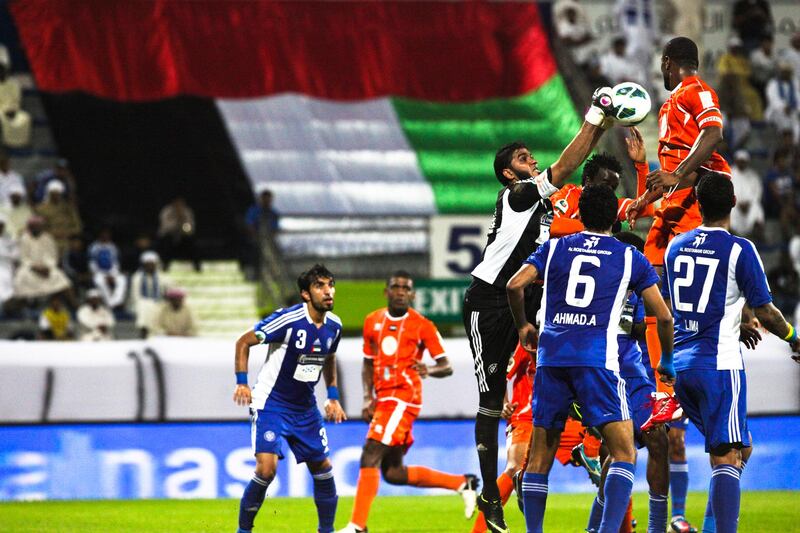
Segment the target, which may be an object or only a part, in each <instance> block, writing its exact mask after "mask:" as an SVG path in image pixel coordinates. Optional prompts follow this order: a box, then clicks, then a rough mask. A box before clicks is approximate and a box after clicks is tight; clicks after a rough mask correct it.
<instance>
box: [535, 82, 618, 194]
mask: <svg viewBox="0 0 800 533" xmlns="http://www.w3.org/2000/svg"><path fill="white" fill-rule="evenodd" d="M611 106H612V103H611V88H610V87H600V88H598V89H597V90H595V92H594V94H593V95H592V105H591V106H590V107H589V110H588V111H587V112H586V115H585V116H584V122H583V124H582V125H581V129H580V130H578V133H577V135H575V137H574V138H573V139H572V141H571V142H570V143H569V144H568V145H567V147H566V148H564V151H563V152H561V155H560V156H559V157H558V160H557V161H556V162H555V163H553V164H552V166H551V167H550V172H551V176H550V179H551V183H552V184H553V186H555V187H560V186H561V185H562V184H563V182H564V180H565V179H567V178H568V177H569V175H570V174H572V173H573V172H575V169H576V168H578V167H579V166H580V164H581V163H583V162H584V161H585V160H586V158H587V157H589V154H590V153H592V150H594V147H595V146H597V142H598V141H599V140H600V137H602V136H603V133H605V131H606V129H607V128H608V127H610V126H611V125H612V124H613V119H611V118H609V117H612V116H613V111H612V110H611Z"/></svg>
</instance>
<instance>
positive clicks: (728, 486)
mask: <svg viewBox="0 0 800 533" xmlns="http://www.w3.org/2000/svg"><path fill="white" fill-rule="evenodd" d="M741 475H742V471H741V470H740V469H738V468H736V467H735V466H732V465H718V466H715V467H714V469H713V470H712V471H711V490H710V494H709V499H710V500H711V509H712V511H713V513H714V521H715V522H716V526H717V527H716V533H735V532H736V528H737V526H738V523H739V499H740V497H741V493H740V491H739V477H740V476H741Z"/></svg>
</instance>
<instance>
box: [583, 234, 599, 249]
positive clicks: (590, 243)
mask: <svg viewBox="0 0 800 533" xmlns="http://www.w3.org/2000/svg"><path fill="white" fill-rule="evenodd" d="M598 242H600V237H589V238H588V239H586V240H585V241H583V247H584V248H587V249H589V250H591V249H592V248H594V247H595V246H597V243H598Z"/></svg>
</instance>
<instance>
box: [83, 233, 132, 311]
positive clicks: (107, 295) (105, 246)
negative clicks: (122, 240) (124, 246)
mask: <svg viewBox="0 0 800 533" xmlns="http://www.w3.org/2000/svg"><path fill="white" fill-rule="evenodd" d="M89 269H90V270H91V271H92V277H93V279H94V284H95V286H96V287H97V288H98V289H99V290H100V294H102V296H103V300H104V301H105V303H106V305H108V306H109V307H110V308H111V309H115V310H116V309H118V308H119V307H121V306H122V304H124V303H125V293H126V291H127V290H128V280H127V279H126V278H125V276H124V275H123V274H122V272H121V271H120V268H119V250H117V246H116V245H115V244H114V242H113V241H112V240H111V230H110V229H108V228H104V229H102V230H100V233H99V234H98V236H97V240H96V241H94V242H93V243H92V245H91V246H89Z"/></svg>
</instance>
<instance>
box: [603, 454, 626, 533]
mask: <svg viewBox="0 0 800 533" xmlns="http://www.w3.org/2000/svg"><path fill="white" fill-rule="evenodd" d="M633 472H634V466H633V463H623V462H621V461H618V462H616V463H611V466H610V467H609V469H608V475H607V476H606V484H605V486H604V490H603V495H604V496H605V502H606V505H605V508H604V510H603V521H602V522H601V523H600V529H599V530H598V531H599V533H618V532H619V528H620V526H621V525H622V520H623V519H624V518H625V512H626V511H627V510H628V502H629V501H630V499H631V491H632V490H633Z"/></svg>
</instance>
